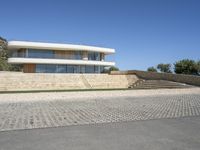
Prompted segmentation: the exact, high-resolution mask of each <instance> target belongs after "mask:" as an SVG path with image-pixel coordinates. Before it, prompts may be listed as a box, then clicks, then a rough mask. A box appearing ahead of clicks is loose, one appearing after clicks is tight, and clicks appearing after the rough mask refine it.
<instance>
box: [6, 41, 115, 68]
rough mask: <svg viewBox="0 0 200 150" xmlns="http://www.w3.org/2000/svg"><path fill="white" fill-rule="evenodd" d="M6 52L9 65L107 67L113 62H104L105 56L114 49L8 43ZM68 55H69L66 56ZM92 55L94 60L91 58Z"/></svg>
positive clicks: (23, 42)
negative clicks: (8, 52) (8, 53)
mask: <svg viewBox="0 0 200 150" xmlns="http://www.w3.org/2000/svg"><path fill="white" fill-rule="evenodd" d="M8 50H9V51H10V53H11V55H10V58H9V59H8V62H9V63H11V64H23V65H26V64H34V65H36V72H37V65H39V64H48V65H79V66H81V67H82V66H84V65H86V66H94V67H108V66H115V62H108V61H105V57H106V55H109V54H114V53H115V49H111V48H102V47H94V46H85V45H72V44H58V43H41V42H27V41H9V42H8ZM68 53H70V54H68ZM93 55H94V58H93Z"/></svg>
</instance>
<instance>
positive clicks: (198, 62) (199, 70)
mask: <svg viewBox="0 0 200 150" xmlns="http://www.w3.org/2000/svg"><path fill="white" fill-rule="evenodd" d="M197 67H198V74H199V75H200V60H199V61H197Z"/></svg>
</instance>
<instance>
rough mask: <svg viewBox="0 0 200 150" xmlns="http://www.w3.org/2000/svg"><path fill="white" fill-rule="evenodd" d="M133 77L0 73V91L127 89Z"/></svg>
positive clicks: (133, 79) (132, 81) (135, 78)
mask: <svg viewBox="0 0 200 150" xmlns="http://www.w3.org/2000/svg"><path fill="white" fill-rule="evenodd" d="M137 79H138V78H137V77H136V76H135V75H108V74H51V73H48V74H47V73H21V72H0V91H27V90H67V89H102V88H127V87H128V85H130V84H131V83H134V82H136V81H137Z"/></svg>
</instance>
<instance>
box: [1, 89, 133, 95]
mask: <svg viewBox="0 0 200 150" xmlns="http://www.w3.org/2000/svg"><path fill="white" fill-rule="evenodd" d="M118 90H123V91H124V90H133V89H131V88H112V89H64V90H22V91H0V94H9V93H11V94H12V93H13V94H14V93H42V92H87V91H118Z"/></svg>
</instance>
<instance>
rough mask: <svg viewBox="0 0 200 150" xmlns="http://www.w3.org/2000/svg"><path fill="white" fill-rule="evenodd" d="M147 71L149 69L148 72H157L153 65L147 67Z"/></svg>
mask: <svg viewBox="0 0 200 150" xmlns="http://www.w3.org/2000/svg"><path fill="white" fill-rule="evenodd" d="M147 71H149V72H157V70H156V68H154V67H149V68H147Z"/></svg>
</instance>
